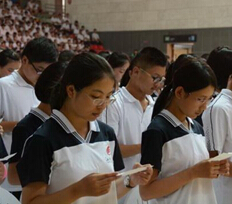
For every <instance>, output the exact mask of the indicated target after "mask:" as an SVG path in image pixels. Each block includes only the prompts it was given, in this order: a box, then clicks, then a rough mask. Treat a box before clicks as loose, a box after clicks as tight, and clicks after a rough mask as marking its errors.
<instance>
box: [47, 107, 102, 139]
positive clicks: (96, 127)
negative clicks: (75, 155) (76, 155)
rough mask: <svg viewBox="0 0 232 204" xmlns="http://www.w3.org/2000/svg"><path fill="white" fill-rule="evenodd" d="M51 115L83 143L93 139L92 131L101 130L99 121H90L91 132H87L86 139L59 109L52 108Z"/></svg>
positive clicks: (67, 131)
mask: <svg viewBox="0 0 232 204" xmlns="http://www.w3.org/2000/svg"><path fill="white" fill-rule="evenodd" d="M51 117H52V118H53V119H54V120H56V122H57V123H59V124H60V126H61V127H62V128H63V129H64V130H65V132H66V133H71V134H72V135H73V136H74V137H76V139H78V140H79V141H80V142H82V143H89V142H90V139H91V135H92V132H100V128H99V125H98V123H97V121H96V120H95V121H90V122H89V126H90V127H89V132H88V134H87V137H86V139H84V138H83V137H81V136H80V135H79V134H78V132H77V131H76V130H75V128H74V127H73V125H72V124H71V123H70V122H69V120H68V119H67V118H66V117H65V115H64V114H63V113H61V112H60V111H58V110H52V114H51Z"/></svg>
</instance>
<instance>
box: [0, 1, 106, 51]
mask: <svg viewBox="0 0 232 204" xmlns="http://www.w3.org/2000/svg"><path fill="white" fill-rule="evenodd" d="M38 13H42V10H41V7H40V5H39V4H38V3H36V2H34V1H33V0H29V1H28V3H27V6H26V8H21V7H20V5H19V4H13V3H12V1H11V0H6V1H4V4H3V3H2V6H1V7H0V48H1V49H5V48H9V49H13V50H15V51H17V52H18V53H21V52H22V50H23V48H24V47H25V45H26V44H27V42H29V41H30V40H31V39H33V38H36V37H41V36H45V37H47V38H49V39H51V40H52V41H53V42H54V43H55V44H56V46H57V47H58V50H59V51H60V52H61V51H63V50H71V51H73V52H75V53H80V52H83V51H89V50H90V49H93V50H95V51H101V50H104V47H103V45H102V42H101V40H100V37H99V34H98V33H97V29H94V30H93V32H92V33H91V34H90V32H89V30H88V29H86V28H85V26H84V25H82V26H79V22H78V21H77V20H76V21H75V22H74V23H71V22H70V19H69V15H68V14H65V16H62V14H56V13H54V15H52V16H51V18H50V22H42V21H41V20H40V19H39V18H38V17H36V16H37V14H38Z"/></svg>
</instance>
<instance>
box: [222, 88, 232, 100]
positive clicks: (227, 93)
mask: <svg viewBox="0 0 232 204" xmlns="http://www.w3.org/2000/svg"><path fill="white" fill-rule="evenodd" d="M221 94H223V95H226V96H228V97H229V98H230V99H232V91H231V90H230V89H222V91H221Z"/></svg>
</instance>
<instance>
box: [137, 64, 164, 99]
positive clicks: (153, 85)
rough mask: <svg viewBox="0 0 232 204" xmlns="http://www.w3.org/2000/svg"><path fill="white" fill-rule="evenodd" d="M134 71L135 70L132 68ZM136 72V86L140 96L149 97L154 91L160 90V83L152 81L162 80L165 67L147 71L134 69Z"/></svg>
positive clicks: (154, 67)
mask: <svg viewBox="0 0 232 204" xmlns="http://www.w3.org/2000/svg"><path fill="white" fill-rule="evenodd" d="M134 69H135V68H134ZM136 69H137V71H136V70H134V71H136V72H137V76H136V78H137V79H136V80H137V86H138V88H139V90H140V92H141V93H142V94H146V95H151V94H152V93H154V91H157V90H158V89H160V83H161V82H163V81H161V82H156V81H154V79H157V78H158V79H163V77H165V74H166V67H162V66H153V67H151V68H149V69H146V70H145V69H143V68H140V67H136Z"/></svg>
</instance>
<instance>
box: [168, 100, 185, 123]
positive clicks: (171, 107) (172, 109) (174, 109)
mask: <svg viewBox="0 0 232 204" xmlns="http://www.w3.org/2000/svg"><path fill="white" fill-rule="evenodd" d="M166 109H167V110H168V111H170V112H171V113H172V114H173V115H174V116H175V117H176V118H177V119H178V120H179V121H180V122H182V123H183V124H186V118H187V116H186V115H185V114H184V113H183V112H182V111H181V110H180V109H179V107H178V106H177V104H176V103H175V101H174V100H172V102H171V103H170V104H169V106H168V107H167V108H166Z"/></svg>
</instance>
